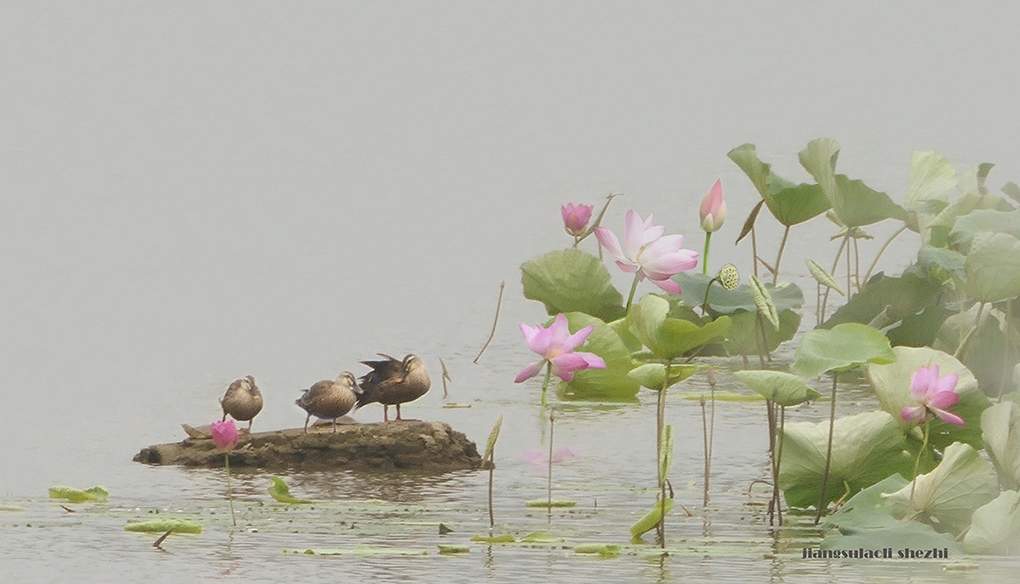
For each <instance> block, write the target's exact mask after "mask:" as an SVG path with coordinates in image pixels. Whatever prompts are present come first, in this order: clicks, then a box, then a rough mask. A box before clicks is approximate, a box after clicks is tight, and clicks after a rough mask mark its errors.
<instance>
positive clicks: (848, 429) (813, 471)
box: [779, 412, 913, 508]
mask: <svg viewBox="0 0 1020 584" xmlns="http://www.w3.org/2000/svg"><path fill="white" fill-rule="evenodd" d="M828 439H829V422H828V421H825V422H821V423H818V424H812V423H810V422H799V423H796V424H787V425H786V429H785V431H784V433H783V456H782V461H781V466H780V470H779V488H780V489H782V490H783V493H784V494H785V496H786V502H787V503H789V504H790V505H791V506H793V507H801V508H806V507H810V506H814V505H817V504H818V500H819V497H820V496H821V493H820V492H819V491H820V489H821V485H822V475H823V474H824V472H825V451H826V445H827V444H828ZM905 448H906V439H905V438H904V436H903V432H901V431H900V428H899V425H897V424H896V420H894V419H893V417H892V416H890V415H889V414H887V413H886V412H866V413H863V414H857V415H856V416H850V417H848V418H840V419H838V420H836V423H835V425H834V426H833V439H832V463H831V465H830V469H829V481H828V485H829V486H828V487H827V488H826V490H825V491H826V503H829V502H832V501H835V500H837V499H839V498H840V497H842V496H843V495H844V494H845V493H844V490H846V489H849V491H850V494H851V495H852V494H854V493H856V492H857V491H859V490H861V489H863V488H866V487H869V486H871V485H873V484H875V483H877V482H878V481H880V480H882V479H884V478H886V477H888V476H890V475H893V474H896V473H900V474H904V475H908V474H909V473H910V472H911V471H912V469H913V461H912V460H911V458H910V456H909V455H908V454H907V452H906V451H905ZM844 485H846V486H844Z"/></svg>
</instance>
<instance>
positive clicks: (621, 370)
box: [562, 312, 641, 401]
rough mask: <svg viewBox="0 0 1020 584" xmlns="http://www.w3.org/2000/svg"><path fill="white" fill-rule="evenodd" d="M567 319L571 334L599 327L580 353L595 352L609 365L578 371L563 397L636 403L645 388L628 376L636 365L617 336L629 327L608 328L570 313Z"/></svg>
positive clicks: (605, 325) (567, 385) (628, 349)
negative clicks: (639, 392) (638, 394)
mask: <svg viewBox="0 0 1020 584" xmlns="http://www.w3.org/2000/svg"><path fill="white" fill-rule="evenodd" d="M566 317H567V326H568V328H569V330H570V332H571V333H574V332H577V331H579V330H581V329H582V328H584V327H586V326H588V325H589V324H594V325H595V328H594V329H593V330H592V332H591V334H590V335H588V339H587V340H586V341H585V344H584V346H583V347H581V348H579V349H578V350H580V351H588V352H592V353H595V354H596V355H598V356H599V357H602V360H603V361H605V362H606V368H605V369H582V370H581V371H576V372H575V373H574V379H573V380H572V381H571V382H570V383H566V384H563V386H562V387H563V394H562V397H564V398H566V399H578V400H609V401H627V400H633V399H634V398H635V396H636V395H637V393H638V391H639V390H640V389H641V386H640V384H639V383H638V382H637V381H634V380H633V379H631V377H630V376H629V375H628V374H629V373H630V370H631V369H633V368H634V362H633V360H632V359H631V357H630V355H631V352H632V350H631V348H630V347H628V346H627V345H626V343H624V340H623V339H622V338H621V337H620V335H619V334H618V333H617V330H619V329H620V328H623V329H624V330H625V329H626V327H625V326H624V327H614V326H612V325H607V324H606V323H604V322H602V321H601V320H599V319H598V318H596V317H594V316H590V315H588V314H584V313H581V312H571V313H567V314H566ZM628 334H629V333H628Z"/></svg>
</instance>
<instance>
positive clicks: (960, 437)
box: [868, 347, 990, 450]
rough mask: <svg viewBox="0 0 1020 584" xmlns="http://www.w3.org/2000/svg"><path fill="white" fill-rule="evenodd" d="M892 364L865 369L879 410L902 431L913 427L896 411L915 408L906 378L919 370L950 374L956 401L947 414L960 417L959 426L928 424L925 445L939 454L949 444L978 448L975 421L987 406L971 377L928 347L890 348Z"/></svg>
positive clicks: (952, 360)
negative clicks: (933, 368) (935, 369)
mask: <svg viewBox="0 0 1020 584" xmlns="http://www.w3.org/2000/svg"><path fill="white" fill-rule="evenodd" d="M893 354H895V356H896V360H895V361H894V362H893V363H887V364H872V365H868V379H869V380H870V381H871V385H872V387H874V388H875V396H876V397H878V403H879V406H880V407H881V408H882V409H883V410H885V411H887V412H889V413H890V414H891V415H892V416H893V417H895V418H896V420H897V421H898V422H899V424H900V427H901V428H902V429H903V431H909V430H911V429H913V428H915V427H917V423H916V422H905V421H903V420H902V419H901V418H900V411H901V410H902V409H903V408H904V407H907V406H916V405H917V400H915V399H914V397H913V396H912V395H911V393H910V377H911V375H913V373H914V372H915V371H917V370H918V369H920V368H921V367H922V366H924V367H927V366H931V365H938V366H939V376H941V377H945V376H946V375H949V374H951V373H955V374H956V376H957V381H956V393H957V394H959V396H960V400H959V401H958V402H957V403H956V405H955V406H953V407H951V408H949V411H951V412H953V413H954V414H956V415H958V416H960V417H962V418H963V419H964V422H966V423H965V424H964V425H963V426H954V425H953V424H949V423H947V422H943V421H942V420H940V419H935V420H933V421H932V422H930V424H931V426H930V428H929V438H928V440H929V443H930V444H931V445H932V446H934V447H935V448H937V449H939V450H941V449H943V448H945V447H946V446H949V445H950V444H952V443H953V442H965V443H967V444H970V445H971V446H975V447H977V448H980V447H981V428H980V427H979V424H978V421H979V420H980V419H981V412H983V411H984V410H985V408H987V407H988V406H989V405H990V402H989V401H988V398H987V397H985V394H984V393H983V392H982V391H981V390H980V389H979V388H978V382H977V380H976V379H975V378H974V375H973V374H972V373H971V372H970V370H968V369H967V368H966V367H964V365H963V363H960V361H958V360H957V359H956V358H955V357H953V356H952V355H949V354H946V353H943V352H942V351H937V350H935V349H931V348H929V347H916V348H915V347H894V348H893Z"/></svg>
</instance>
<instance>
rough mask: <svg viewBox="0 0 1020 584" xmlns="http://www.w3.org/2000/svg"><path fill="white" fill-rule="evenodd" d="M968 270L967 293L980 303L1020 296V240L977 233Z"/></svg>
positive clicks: (971, 248)
mask: <svg viewBox="0 0 1020 584" xmlns="http://www.w3.org/2000/svg"><path fill="white" fill-rule="evenodd" d="M964 270H965V271H966V272H967V292H969V293H970V295H971V296H972V297H973V298H974V300H977V301H978V302H998V301H1000V300H1006V299H1009V298H1015V297H1017V296H1020V239H1017V238H1015V237H1013V236H1012V235H1009V234H1008V233H989V232H984V231H983V232H981V233H978V234H976V235H975V236H974V239H973V240H972V242H971V246H970V253H969V254H967V260H966V261H965V262H964Z"/></svg>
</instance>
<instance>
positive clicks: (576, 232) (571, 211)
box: [560, 203, 595, 237]
mask: <svg viewBox="0 0 1020 584" xmlns="http://www.w3.org/2000/svg"><path fill="white" fill-rule="evenodd" d="M594 209H595V207H594V206H593V205H575V204H573V203H567V204H566V205H563V206H562V207H560V214H561V215H562V216H563V228H564V229H566V230H567V233H569V234H570V235H573V236H574V237H579V236H581V235H584V230H585V229H586V228H587V227H588V221H590V220H591V212H592V211H593V210H594Z"/></svg>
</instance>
